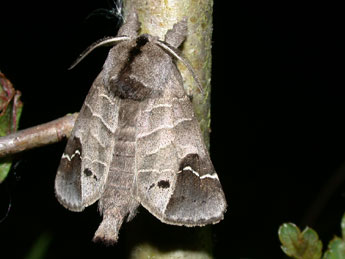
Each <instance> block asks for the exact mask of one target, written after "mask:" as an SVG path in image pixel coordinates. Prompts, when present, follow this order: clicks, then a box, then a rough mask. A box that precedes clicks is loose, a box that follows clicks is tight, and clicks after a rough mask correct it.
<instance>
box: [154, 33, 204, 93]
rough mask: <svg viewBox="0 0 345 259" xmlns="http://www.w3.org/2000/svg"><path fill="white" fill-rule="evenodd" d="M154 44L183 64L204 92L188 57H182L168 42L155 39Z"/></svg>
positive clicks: (202, 91)
mask: <svg viewBox="0 0 345 259" xmlns="http://www.w3.org/2000/svg"><path fill="white" fill-rule="evenodd" d="M156 44H157V45H158V46H160V47H161V48H163V49H164V50H166V51H168V52H169V53H170V54H172V55H173V56H174V57H175V58H177V59H178V60H179V61H181V62H182V64H183V65H185V67H186V68H187V69H188V71H189V72H190V73H191V75H192V77H193V79H194V81H195V82H196V84H197V86H198V88H199V90H200V92H201V93H204V90H203V89H202V86H201V83H200V81H199V78H198V77H197V75H196V74H195V71H194V69H193V67H192V65H191V64H190V63H189V61H188V59H187V58H186V57H184V56H183V55H182V53H181V51H179V50H178V49H176V48H175V47H173V46H171V45H170V44H168V43H166V42H165V41H161V40H157V41H156Z"/></svg>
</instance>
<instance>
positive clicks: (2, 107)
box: [0, 73, 23, 183]
mask: <svg viewBox="0 0 345 259" xmlns="http://www.w3.org/2000/svg"><path fill="white" fill-rule="evenodd" d="M19 98H20V92H19V91H16V90H15V89H14V88H13V86H12V84H11V82H10V81H9V80H8V79H7V78H6V77H5V76H4V74H2V73H0V137H3V136H6V135H8V134H10V133H12V132H15V131H16V130H17V128H18V123H19V118H20V115H21V112H22V108H23V104H22V102H21V101H20V99H19ZM11 164H12V163H11V159H10V158H8V157H6V158H0V183H1V182H3V181H4V180H5V178H6V176H7V174H8V172H9V170H10V169H11Z"/></svg>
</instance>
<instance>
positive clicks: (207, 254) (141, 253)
mask: <svg viewBox="0 0 345 259" xmlns="http://www.w3.org/2000/svg"><path fill="white" fill-rule="evenodd" d="M212 7H213V0H182V1H181V0H145V1H142V0H124V16H125V19H126V16H127V15H128V14H129V13H130V12H133V11H135V12H137V14H138V17H139V21H140V22H141V32H140V33H149V34H152V35H155V36H158V37H159V38H160V39H164V35H165V33H166V32H167V30H169V29H171V28H172V27H173V25H174V24H175V23H176V22H178V21H181V20H182V19H183V18H184V17H187V20H188V37H187V39H186V41H185V42H184V44H183V49H182V52H183V54H184V56H186V57H187V58H188V60H189V61H190V63H191V65H192V67H193V69H194V70H195V72H196V74H197V76H198V78H199V80H200V81H201V83H202V86H203V89H204V93H203V94H202V93H200V92H199V90H198V87H197V85H196V82H195V81H194V79H193V77H192V76H191V74H190V73H189V72H188V71H187V69H186V68H185V67H184V66H183V65H181V64H179V63H178V68H179V70H180V71H181V74H182V76H183V79H184V86H185V89H186V91H187V93H189V94H191V95H192V96H193V105H194V112H195V114H196V116H197V118H198V121H199V123H200V126H201V130H202V132H203V136H204V140H205V143H206V145H207V146H208V147H209V131H210V128H209V127H210V90H211V89H210V82H211V38H212ZM134 224H136V225H135V227H134V228H133V231H134V232H136V233H135V235H136V237H135V239H136V240H135V241H133V240H130V243H131V244H130V248H129V250H130V251H129V253H130V258H148V257H153V256H155V258H212V255H211V246H212V245H211V231H210V228H209V227H203V228H198V227H197V228H185V227H174V226H163V225H164V224H160V225H158V224H159V223H158V222H157V221H155V222H153V223H152V225H150V226H147V223H141V224H140V223H138V221H136V222H134ZM156 228H160V230H157V229H156ZM141 233H143V235H145V236H147V235H149V234H151V235H156V236H155V238H153V239H151V240H150V241H148V240H147V239H144V240H142V239H141V238H140V235H141ZM133 234H134V233H132V235H131V236H134V235H133ZM157 235H159V236H158V238H157ZM138 237H139V238H138ZM154 240H155V241H154ZM165 240H166V241H165ZM163 247H164V249H163Z"/></svg>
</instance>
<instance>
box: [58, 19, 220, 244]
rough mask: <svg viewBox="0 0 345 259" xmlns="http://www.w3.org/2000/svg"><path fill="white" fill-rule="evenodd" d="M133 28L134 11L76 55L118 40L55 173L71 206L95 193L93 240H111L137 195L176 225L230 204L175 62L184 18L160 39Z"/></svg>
mask: <svg viewBox="0 0 345 259" xmlns="http://www.w3.org/2000/svg"><path fill="white" fill-rule="evenodd" d="M139 29H140V23H139V22H138V18H137V15H136V14H135V13H133V14H132V15H129V16H128V19H127V22H126V23H125V24H124V25H123V26H122V27H121V28H120V30H119V32H118V34H117V37H114V38H107V39H103V40H102V41H100V42H96V43H95V44H94V45H92V46H91V47H90V48H89V49H88V50H87V51H86V52H85V53H84V54H83V55H82V56H81V58H80V59H79V60H78V61H77V62H79V61H80V60H81V59H82V58H83V57H84V56H85V55H86V54H88V53H89V52H90V51H92V50H93V49H94V48H96V47H98V46H102V45H109V44H110V45H115V46H113V47H112V49H111V50H110V51H109V54H108V57H107V59H106V61H105V63H104V65H103V69H102V71H101V72H100V74H99V75H98V77H97V78H96V79H95V81H94V83H93V85H92V87H91V89H90V91H89V93H88V95H87V97H86V99H85V102H84V104H83V106H82V108H81V111H80V113H79V116H78V118H77V120H76V122H75V126H74V129H73V131H72V133H71V136H70V137H69V139H68V142H67V146H66V148H65V151H64V153H63V155H62V158H61V162H60V165H59V168H58V171H57V175H56V179H55V193H56V197H57V199H58V201H59V202H60V203H61V204H62V205H63V206H64V207H66V208H67V209H69V210H71V211H82V210H83V209H84V208H85V207H87V206H90V205H91V204H93V203H94V202H96V201H99V202H98V206H99V211H100V213H101V214H102V215H103V220H102V222H101V224H100V226H99V227H98V229H97V231H96V233H95V236H94V241H104V242H106V243H115V242H116V241H117V239H118V234H119V230H120V227H121V225H122V223H123V222H124V221H127V222H128V221H130V220H131V219H133V217H134V216H135V214H136V211H137V208H138V206H139V205H142V206H143V207H145V208H146V209H147V210H148V211H149V212H150V213H151V214H153V215H154V216H156V217H157V218H158V219H159V220H160V221H162V222H164V223H168V224H173V225H181V226H204V225H207V224H210V223H213V224H214V223H217V222H219V221H220V220H222V219H223V214H224V213H225V210H226V200H225V196H224V193H223V190H222V187H221V184H220V182H219V179H218V176H217V173H216V172H215V170H214V167H213V165H212V162H211V160H210V157H209V154H208V151H207V149H206V147H205V144H204V142H203V137H202V134H201V131H200V127H199V124H198V121H197V119H196V117H195V115H194V112H193V107H192V103H191V101H190V98H189V97H188V95H187V94H186V92H185V90H184V86H183V81H182V76H181V74H180V72H179V71H178V69H177V67H176V65H175V59H176V58H177V59H179V60H181V61H182V62H183V63H184V64H185V65H186V66H187V67H188V68H189V69H191V66H190V65H189V63H188V61H187V60H186V59H184V58H182V57H181V56H180V55H179V54H178V50H177V48H178V47H179V46H180V45H181V44H182V42H183V41H184V39H185V37H186V35H187V21H186V20H183V21H181V22H179V23H177V24H175V25H174V27H173V29H171V30H169V31H168V32H167V33H166V35H165V40H164V41H161V40H159V39H158V38H157V37H154V36H152V35H148V34H143V35H138V31H139ZM191 71H192V70H191ZM192 73H193V72H192ZM193 75H194V73H193ZM194 76H195V75H194Z"/></svg>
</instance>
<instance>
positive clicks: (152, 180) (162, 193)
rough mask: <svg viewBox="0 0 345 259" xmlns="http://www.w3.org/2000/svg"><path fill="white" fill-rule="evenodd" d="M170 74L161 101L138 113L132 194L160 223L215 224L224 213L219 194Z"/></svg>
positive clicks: (196, 127) (182, 96)
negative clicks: (139, 114) (139, 115)
mask: <svg viewBox="0 0 345 259" xmlns="http://www.w3.org/2000/svg"><path fill="white" fill-rule="evenodd" d="M175 69H176V68H175ZM176 71H177V70H176ZM170 76H171V77H169V80H166V82H168V83H166V84H167V87H165V88H164V89H165V91H164V93H163V94H162V95H161V97H160V98H156V99H153V100H150V102H147V106H145V108H144V109H142V112H141V117H140V119H139V122H138V123H139V127H138V134H137V140H136V143H137V148H136V177H135V181H136V182H135V188H134V190H133V191H134V195H135V196H136V197H137V199H138V200H139V201H140V202H141V204H142V205H143V206H144V207H145V208H146V209H148V210H149V211H150V212H151V213H152V214H154V215H155V216H156V217H158V218H159V219H160V220H161V221H163V222H165V223H168V224H174V225H185V226H203V225H206V224H210V223H217V222H219V221H220V220H221V219H223V214H224V212H225V210H226V201H225V197H224V193H223V191H222V187H221V185H220V183H219V179H218V176H217V174H216V172H215V171H214V168H213V165H212V163H211V160H210V158H209V155H208V152H207V150H206V147H205V144H204V143H203V141H202V134H201V131H200V127H199V124H198V121H197V120H196V118H195V116H194V112H193V107H192V104H191V102H190V100H189V98H188V97H187V96H186V94H185V93H184V89H183V85H182V82H181V76H180V74H179V73H175V72H174V73H170ZM178 82H179V83H178Z"/></svg>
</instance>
